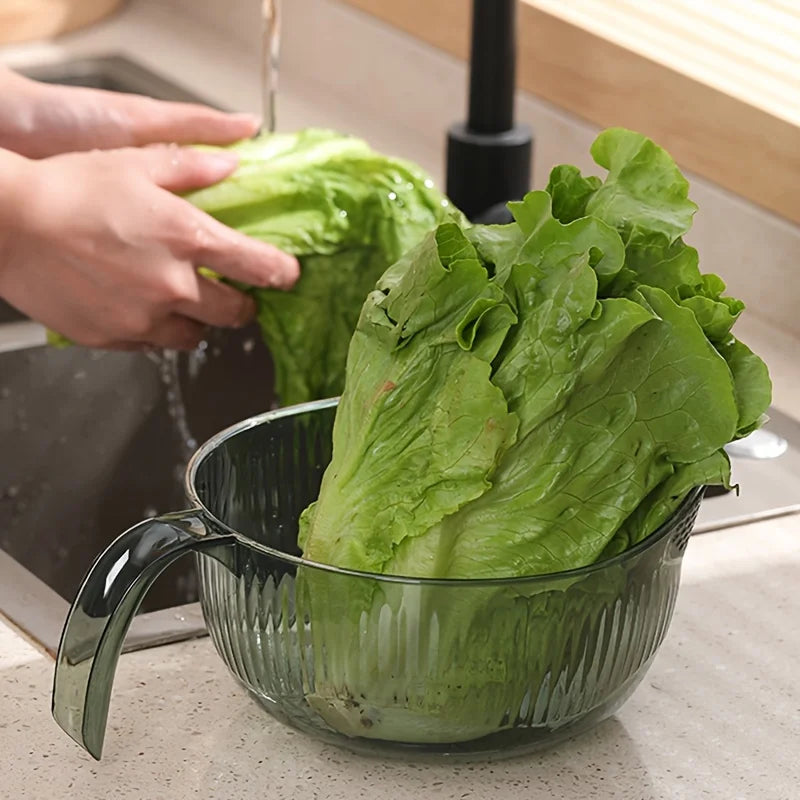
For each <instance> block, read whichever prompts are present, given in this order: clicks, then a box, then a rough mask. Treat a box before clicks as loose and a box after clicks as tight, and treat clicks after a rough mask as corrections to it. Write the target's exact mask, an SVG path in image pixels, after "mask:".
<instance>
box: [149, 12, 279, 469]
mask: <svg viewBox="0 0 800 800" xmlns="http://www.w3.org/2000/svg"><path fill="white" fill-rule="evenodd" d="M261 16H262V42H261V48H262V49H261V103H262V113H263V116H264V123H263V129H264V130H265V131H268V132H269V133H274V131H275V125H276V121H277V120H276V117H277V95H278V71H279V70H278V67H279V59H280V52H281V0H262V2H261ZM207 348H208V344H207V343H206V342H201V343H200V345H199V346H198V347H197V349H196V350H193V351H192V352H191V353H189V355H188V361H187V370H188V374H189V377H190V378H194V377H196V376H197V372H198V370H199V369H200V367H201V366H202V364H203V363H204V362H205V361H206V359H207V353H206V350H207ZM149 356H150V358H151V359H152V360H153V361H155V363H156V364H158V370H159V374H160V376H161V382H162V384H163V385H164V391H165V392H166V399H167V411H168V413H169V415H170V417H171V418H172V419H173V420H174V422H175V429H176V431H177V433H178V437H179V439H180V446H181V457H182V458H181V460H182V463H181V464H178V465H176V468H175V472H176V476H177V477H178V480H181V478H182V474H183V471H184V469H185V467H186V464H187V463H188V461H189V459H190V458H191V456H192V454H193V453H194V451H195V450H196V449H197V440H196V439H195V437H194V436H193V435H192V432H191V429H190V428H189V422H188V419H187V414H186V406H185V404H184V400H183V392H182V390H181V380H180V369H179V366H180V354H179V353H177V352H176V351H174V350H164V351H161V352H160V353H153V352H151V353H150V354H149ZM273 407H277V403H273Z"/></svg>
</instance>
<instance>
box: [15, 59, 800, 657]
mask: <svg viewBox="0 0 800 800" xmlns="http://www.w3.org/2000/svg"><path fill="white" fill-rule="evenodd" d="M28 74H29V75H31V76H32V77H35V78H37V79H39V80H44V81H49V82H53V83H65V84H74V85H82V86H95V87H100V88H104V89H109V90H112V91H126V92H135V93H139V94H144V95H150V96H152V97H157V98H160V99H167V100H179V101H191V102H203V99H202V98H201V97H197V96H195V95H194V94H192V93H191V92H188V91H187V90H186V89H184V88H182V87H180V86H176V85H174V84H173V83H171V82H169V81H168V80H165V79H164V78H163V77H161V76H158V75H155V74H154V73H152V72H150V71H149V70H146V69H144V68H143V67H141V66H140V65H137V64H135V63H133V62H131V61H129V60H127V59H124V58H119V57H116V56H111V57H98V58H89V59H81V60H76V61H70V62H67V63H62V64H57V65H48V66H43V67H41V68H37V69H31V70H28ZM44 343H45V338H44V331H43V330H42V328H41V327H40V326H38V325H37V324H35V323H33V322H31V321H30V320H26V319H25V317H24V315H22V314H20V313H19V312H17V311H16V310H14V309H12V308H10V307H9V306H7V305H4V304H2V303H0V448H1V449H2V453H3V458H2V459H0V612H2V613H3V614H5V615H6V616H7V617H9V618H10V619H11V620H12V621H13V622H15V623H16V624H17V625H18V626H19V627H21V628H22V629H23V630H26V631H27V632H28V633H29V634H30V635H31V636H32V637H33V638H34V639H36V640H37V641H39V642H40V643H41V644H42V645H43V646H44V647H45V648H47V649H48V650H50V651H51V652H55V649H56V647H57V644H58V636H59V633H60V629H61V625H62V622H63V620H64V618H65V616H66V612H67V601H68V600H71V598H72V597H73V596H74V594H75V592H76V590H77V588H78V583H79V581H80V579H81V577H82V575H83V573H84V571H85V570H86V568H87V567H88V565H89V564H90V563H91V561H92V559H93V558H94V557H95V555H96V554H97V553H98V552H100V551H101V550H102V549H103V548H104V547H105V546H106V544H107V543H108V542H109V541H110V540H111V538H113V537H115V536H116V535H117V534H119V533H121V532H122V531H123V530H124V529H125V528H127V527H129V526H130V525H132V524H134V523H135V522H137V521H139V520H140V519H141V518H143V517H145V516H148V515H151V514H154V513H157V512H163V511H167V510H177V509H179V508H181V507H182V506H183V504H184V498H183V492H182V486H181V481H180V472H181V470H182V466H183V463H184V461H185V458H186V447H185V446H184V443H183V442H182V439H181V437H180V435H179V433H178V430H177V428H176V425H175V420H174V419H173V417H172V416H171V414H170V403H169V402H168V392H167V389H166V388H165V386H164V384H163V382H162V379H161V376H160V369H159V366H158V365H157V364H155V363H154V362H153V361H152V360H151V359H149V358H148V357H146V356H144V355H138V354H129V353H107V352H100V351H92V350H84V349H82V348H71V349H67V350H54V349H51V348H47V347H44V346H43V345H44ZM179 372H180V381H179V386H180V389H181V392H182V394H183V396H184V399H185V404H186V412H187V417H188V424H189V427H190V429H191V431H192V433H193V435H194V437H195V438H196V439H198V440H203V439H205V438H207V437H208V436H210V435H211V434H213V433H215V432H216V431H218V430H220V429H221V428H223V427H225V426H227V425H229V424H231V423H233V422H235V421H237V420H239V419H242V418H244V417H247V416H250V415H252V414H256V413H259V412H261V411H264V410H266V409H268V408H269V407H271V406H272V405H273V404H274V401H275V398H274V394H273V373H272V363H271V359H270V356H269V353H268V351H267V350H266V348H265V347H264V346H263V344H262V342H261V338H260V335H259V331H258V330H257V328H256V327H255V326H252V327H250V328H249V329H247V330H244V331H239V332H215V333H214V334H213V336H212V337H211V338H210V340H209V342H208V347H207V348H206V350H205V353H204V356H203V358H197V357H194V358H191V359H190V358H187V357H182V358H181V360H180V363H179ZM771 416H772V420H771V421H770V423H769V425H768V427H767V430H768V431H773V432H775V433H777V434H779V435H780V436H782V437H783V438H784V439H786V441H787V442H788V448H787V449H786V451H785V452H784V453H783V454H782V455H780V456H779V457H777V458H774V459H766V460H763V459H762V460H754V459H747V458H741V457H738V456H736V457H734V458H733V464H734V478H735V479H736V480H737V481H739V483H740V484H741V486H742V490H741V493H740V495H738V496H737V495H736V494H734V493H728V494H722V495H716V496H710V497H707V499H706V500H705V501H704V503H703V506H702V509H701V511H700V517H699V520H698V526H697V531H698V532H708V531H715V530H720V529H724V528H727V527H730V526H731V525H736V524H742V523H745V522H748V521H751V520H754V519H762V518H768V517H773V516H778V515H781V514H788V513H793V512H797V511H800V425H798V423H796V422H794V421H793V420H791V419H789V418H788V417H786V416H785V415H783V414H780V413H778V412H772V413H771ZM196 599H197V589H196V579H195V574H194V565H193V563H192V562H191V561H189V560H186V561H185V562H184V563H179V564H178V565H177V566H176V567H174V568H172V569H171V570H170V571H168V572H167V573H165V574H164V575H163V576H162V577H161V578H160V579H159V581H158V583H157V584H156V585H155V586H154V587H153V589H152V590H151V592H150V593H149V595H148V606H146V607H145V608H144V609H143V613H141V614H140V615H139V617H137V619H136V620H135V622H134V625H133V626H132V628H131V632H130V634H129V636H128V639H127V640H126V649H134V648H139V647H146V646H151V645H155V644H160V643H163V642H168V641H176V640H178V639H182V638H187V637H190V636H195V635H200V634H202V633H203V632H204V626H203V621H202V618H201V615H200V612H199V608H198V606H197V604H196V602H195V601H196Z"/></svg>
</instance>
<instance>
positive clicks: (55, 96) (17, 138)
mask: <svg viewBox="0 0 800 800" xmlns="http://www.w3.org/2000/svg"><path fill="white" fill-rule="evenodd" d="M0 95H2V98H3V102H2V103H0V147H2V148H5V149H7V150H12V151H13V152H15V153H20V154H21V155H24V156H27V157H28V158H46V157H47V156H52V155H57V154H59V153H68V152H75V151H84V150H94V149H100V150H111V149H116V148H122V147H138V146H141V145H146V144H155V143H159V142H170V143H177V144H228V143H230V142H235V141H238V140H239V139H245V138H247V137H249V136H252V135H253V134H254V133H255V132H256V130H257V129H258V120H257V119H256V118H255V117H253V116H252V115H250V114H225V113H223V112H221V111H215V110H214V109H211V108H207V107H205V106H200V105H193V104H190V103H167V102H164V101H161V100H153V99H152V98H149V97H140V96H138V95H133V94H121V93H119V92H108V91H103V90H100V89H88V88H84V87H76V86H58V85H51V84H46V83H38V82H37V81H32V80H29V79H28V78H25V77H23V76H21V75H18V74H16V73H14V72H12V71H11V70H8V69H5V68H3V67H2V66H0Z"/></svg>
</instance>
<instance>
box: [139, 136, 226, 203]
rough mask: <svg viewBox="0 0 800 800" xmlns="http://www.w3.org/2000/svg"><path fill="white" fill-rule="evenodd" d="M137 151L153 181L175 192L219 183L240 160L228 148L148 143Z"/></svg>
mask: <svg viewBox="0 0 800 800" xmlns="http://www.w3.org/2000/svg"><path fill="white" fill-rule="evenodd" d="M139 152H140V153H141V157H142V159H143V161H144V168H145V170H146V171H147V173H148V175H149V176H150V177H151V178H152V180H153V182H154V183H155V184H156V185H158V186H160V187H161V188H162V189H167V190H168V191H170V192H176V193H180V192H188V191H189V190H191V189H202V188H204V187H206V186H211V185H212V184H214V183H218V182H219V181H221V180H222V179H223V178H227V177H228V175H230V174H232V173H233V172H234V170H235V169H236V166H237V164H238V163H239V156H237V155H236V153H232V152H230V151H227V150H196V149H194V148H191V147H178V146H176V145H151V146H148V147H144V148H142V149H141V150H140V151H139Z"/></svg>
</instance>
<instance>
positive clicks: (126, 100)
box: [117, 95, 259, 145]
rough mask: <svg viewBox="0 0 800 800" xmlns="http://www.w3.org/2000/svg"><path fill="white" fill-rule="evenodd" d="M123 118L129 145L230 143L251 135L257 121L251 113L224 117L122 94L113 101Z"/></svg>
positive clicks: (211, 111) (202, 109) (190, 106)
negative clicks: (128, 134) (128, 131)
mask: <svg viewBox="0 0 800 800" xmlns="http://www.w3.org/2000/svg"><path fill="white" fill-rule="evenodd" d="M117 102H118V103H119V106H120V110H122V111H123V112H124V113H125V116H126V117H127V121H128V125H129V129H130V131H131V136H132V138H133V142H132V143H133V144H135V145H145V144H154V143H156V142H175V143H177V144H230V143H231V142H236V141H238V140H239V139H246V138H248V137H250V136H253V135H254V134H255V133H256V132H257V131H258V127H259V121H258V119H257V118H256V117H254V116H253V115H252V114H226V113H223V112H222V111H215V110H214V109H212V108H208V107H206V106H201V105H194V104H190V103H168V102H164V101H161V100H151V99H149V98H140V97H134V96H131V95H125V96H122V97H119V98H118V99H117Z"/></svg>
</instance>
